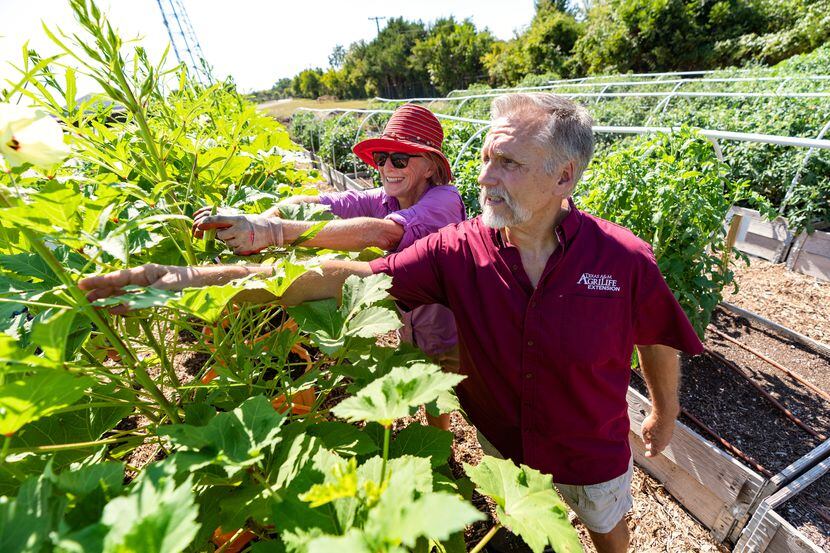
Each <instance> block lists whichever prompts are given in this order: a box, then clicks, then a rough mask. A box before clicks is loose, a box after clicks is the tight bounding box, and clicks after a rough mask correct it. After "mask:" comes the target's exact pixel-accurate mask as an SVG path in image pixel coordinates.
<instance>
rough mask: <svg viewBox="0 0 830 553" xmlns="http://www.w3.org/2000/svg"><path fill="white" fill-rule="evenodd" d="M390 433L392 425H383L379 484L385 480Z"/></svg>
mask: <svg viewBox="0 0 830 553" xmlns="http://www.w3.org/2000/svg"><path fill="white" fill-rule="evenodd" d="M391 435H392V426H391V425H384V426H383V465H382V466H381V469H380V485H381V486H383V483H384V482H385V481H386V461H387V460H388V459H389V437H390V436H391Z"/></svg>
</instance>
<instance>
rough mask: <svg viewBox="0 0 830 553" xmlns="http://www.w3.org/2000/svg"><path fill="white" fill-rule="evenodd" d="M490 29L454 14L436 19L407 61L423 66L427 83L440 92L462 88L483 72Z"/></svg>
mask: <svg viewBox="0 0 830 553" xmlns="http://www.w3.org/2000/svg"><path fill="white" fill-rule="evenodd" d="M493 41H494V38H493V35H492V34H490V31H488V30H484V31H482V32H478V31H477V30H476V27H475V24H474V23H473V22H472V21H470V20H469V19H465V20H464V21H463V22H461V23H457V22H456V21H455V18H453V17H450V18H448V19H439V20H437V21H436V22H435V23H434V24H433V25H432V26H431V27H430V29H429V35H428V36H427V37H426V39H424V40H422V41H419V42H418V43H416V44H415V46H414V47H413V48H412V56H411V57H410V64H411V66H412V67H413V68H414V69H415V70H421V69H424V68H425V69H426V70H427V72H428V73H429V79H430V83H431V84H432V85H433V86H435V88H437V89H438V92H440V93H441V94H446V93H448V92H449V91H450V90H453V89H455V88H464V87H467V86H469V85H470V84H472V83H474V82H476V81H479V80H481V79H482V78H483V76H484V75H485V74H486V72H485V70H484V66H483V64H482V62H481V59H482V57H483V56H484V54H486V53H487V52H488V51H489V49H490V46H491V45H492V44H493Z"/></svg>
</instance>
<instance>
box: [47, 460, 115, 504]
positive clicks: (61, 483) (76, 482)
mask: <svg viewBox="0 0 830 553" xmlns="http://www.w3.org/2000/svg"><path fill="white" fill-rule="evenodd" d="M49 473H50V478H51V480H52V482H53V483H54V484H55V486H56V487H58V488H60V489H61V490H62V491H64V492H68V493H71V494H72V495H74V496H76V497H83V496H85V495H88V494H90V493H92V492H93V491H95V490H98V489H101V488H104V489H106V491H107V492H108V493H110V494H112V495H116V494H118V493H119V492H120V491H121V488H122V487H123V484H124V463H116V462H113V461H104V462H100V463H95V464H91V465H86V466H82V465H74V464H73V465H72V467H70V468H68V469H67V470H65V471H63V472H61V473H60V474H53V473H51V470H50V471H49Z"/></svg>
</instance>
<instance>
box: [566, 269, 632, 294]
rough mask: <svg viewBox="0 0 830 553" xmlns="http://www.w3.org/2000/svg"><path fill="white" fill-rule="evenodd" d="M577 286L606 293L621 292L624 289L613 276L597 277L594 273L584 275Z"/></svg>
mask: <svg viewBox="0 0 830 553" xmlns="http://www.w3.org/2000/svg"><path fill="white" fill-rule="evenodd" d="M576 283H577V284H581V285H583V286H585V287H587V289H588V290H602V291H604V292H619V291H620V290H621V289H622V288H621V287H620V285H619V284H617V279H615V278H614V276H613V275H595V274H593V273H582V276H581V277H579V280H578V281H576Z"/></svg>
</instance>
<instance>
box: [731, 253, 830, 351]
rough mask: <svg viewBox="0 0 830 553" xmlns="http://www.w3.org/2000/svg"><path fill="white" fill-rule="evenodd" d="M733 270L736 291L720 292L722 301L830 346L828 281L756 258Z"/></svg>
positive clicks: (829, 284) (829, 295)
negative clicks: (747, 264) (748, 263)
mask: <svg viewBox="0 0 830 553" xmlns="http://www.w3.org/2000/svg"><path fill="white" fill-rule="evenodd" d="M733 270H734V271H735V280H736V282H737V283H738V292H737V293H733V291H732V290H731V289H729V290H724V296H723V299H724V301H727V302H729V303H731V304H733V305H737V306H738V307H742V308H744V309H747V310H749V311H752V312H754V313H757V314H758V315H761V316H762V317H764V318H766V319H769V320H770V321H773V322H776V323H778V324H780V325H783V326H786V327H787V328H790V329H792V330H795V331H796V332H798V333H799V334H803V335H805V336H808V337H810V338H812V339H813V340H817V341H819V342H822V343H824V344H830V282H826V281H823V280H819V279H817V278H815V277H811V276H807V275H802V274H801V273H795V272H793V271H789V270H787V268H786V267H785V266H784V265H782V264H774V263H770V262H768V261H764V260H763V259H757V258H751V260H750V265H749V266H746V265H745V264H744V263H742V262H738V263H737V264H736V265H735V266H734V267H733Z"/></svg>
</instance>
